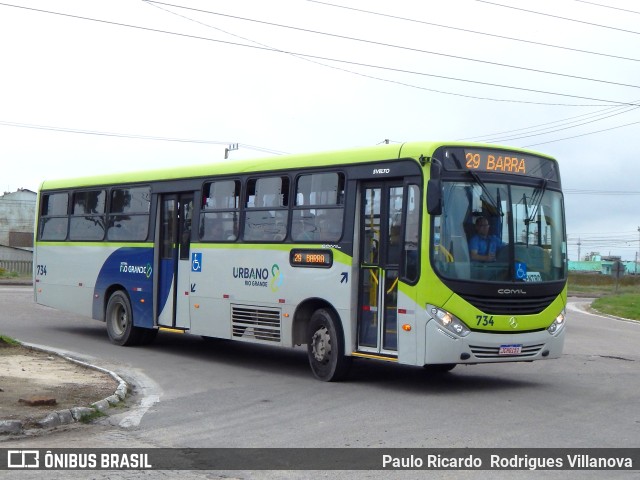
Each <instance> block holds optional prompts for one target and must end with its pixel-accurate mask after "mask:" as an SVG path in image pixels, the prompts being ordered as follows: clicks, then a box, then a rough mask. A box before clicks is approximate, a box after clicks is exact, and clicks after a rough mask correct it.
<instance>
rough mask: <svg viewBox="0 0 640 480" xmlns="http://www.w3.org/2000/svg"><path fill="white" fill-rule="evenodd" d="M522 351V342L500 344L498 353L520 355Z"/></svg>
mask: <svg viewBox="0 0 640 480" xmlns="http://www.w3.org/2000/svg"><path fill="white" fill-rule="evenodd" d="M521 352H522V344H520V345H500V350H498V355H520V353H521Z"/></svg>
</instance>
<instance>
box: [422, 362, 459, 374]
mask: <svg viewBox="0 0 640 480" xmlns="http://www.w3.org/2000/svg"><path fill="white" fill-rule="evenodd" d="M455 367H456V364H455V363H434V364H432V365H424V369H425V371H426V372H427V373H429V374H434V375H440V374H443V373H448V372H450V371H451V370H453V369H454V368H455Z"/></svg>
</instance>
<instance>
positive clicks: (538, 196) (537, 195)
mask: <svg viewBox="0 0 640 480" xmlns="http://www.w3.org/2000/svg"><path fill="white" fill-rule="evenodd" d="M546 191H547V179H546V178H543V179H542V184H541V185H540V186H539V187H536V188H535V189H534V190H533V195H531V215H529V207H528V206H527V196H526V195H525V194H523V201H524V208H525V215H527V218H526V220H525V221H524V224H525V226H526V228H527V246H529V225H530V224H532V223H536V217H537V216H538V212H539V211H540V205H541V204H542V197H544V192H546ZM538 233H539V229H538Z"/></svg>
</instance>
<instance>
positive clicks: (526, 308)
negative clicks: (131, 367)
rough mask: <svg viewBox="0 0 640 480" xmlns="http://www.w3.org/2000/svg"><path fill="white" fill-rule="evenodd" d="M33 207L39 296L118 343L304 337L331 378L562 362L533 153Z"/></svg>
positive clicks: (170, 176)
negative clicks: (100, 327)
mask: <svg viewBox="0 0 640 480" xmlns="http://www.w3.org/2000/svg"><path fill="white" fill-rule="evenodd" d="M38 198H39V199H38V215H37V232H36V242H35V252H34V289H35V292H34V295H35V300H36V302H38V303H40V304H42V305H48V306H51V307H55V308H59V309H63V310H68V311H71V312H75V313H78V314H81V315H86V316H91V317H92V318H94V319H96V320H100V321H103V322H105V323H106V330H107V332H108V335H109V338H110V339H111V341H112V342H113V343H115V344H118V345H136V344H141V343H149V342H151V341H152V340H153V339H154V338H155V336H156V333H157V332H158V330H168V331H174V332H183V333H189V334H195V335H199V336H202V337H205V338H209V337H213V338H222V339H230V340H236V341H241V342H253V343H258V344H266V345H279V346H283V347H294V346H297V345H306V347H307V352H308V358H309V363H310V365H311V370H312V372H313V374H314V375H315V376H316V377H317V378H318V379H320V380H325V381H331V380H338V379H340V378H343V377H344V375H345V374H346V373H347V371H348V367H349V365H350V363H351V360H352V359H353V357H362V358H367V359H375V360H380V361H387V362H397V363H399V364H404V365H418V366H424V367H425V368H427V369H430V370H433V371H439V372H446V371H448V370H451V369H452V368H453V367H454V366H456V365H457V364H480V363H489V362H514V361H532V360H541V359H551V358H558V357H559V356H560V355H561V353H562V349H563V343H564V334H565V329H564V315H565V305H566V297H567V290H566V280H567V258H566V257H567V255H566V232H565V222H564V207H563V196H562V191H561V185H560V175H559V171H558V164H557V162H556V161H555V160H554V159H553V158H550V157H548V156H545V155H541V154H538V153H534V152H530V151H525V150H521V149H514V148H506V147H501V146H496V145H484V144H463V143H459V142H449V143H435V142H415V143H405V144H402V145H383V146H377V147H371V148H361V149H353V150H344V151H335V152H327V153H318V154H308V155H291V156H282V157H276V158H268V159H257V160H250V161H247V160H242V161H225V162H216V163H212V164H210V165H203V166H193V167H176V168H167V169H156V170H148V171H139V172H134V173H123V174H113V175H102V176H95V177H85V178H75V179H69V180H51V181H45V182H43V183H42V186H41V188H40V191H39V197H38ZM478 235H480V237H481V238H480V239H478V237H477V236H478ZM483 241H484V243H485V245H488V246H485V247H483V246H482V243H483ZM487 248H488V249H489V250H491V251H484V252H482V251H480V250H483V249H484V250H486V249H487Z"/></svg>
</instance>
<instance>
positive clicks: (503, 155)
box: [443, 148, 558, 181]
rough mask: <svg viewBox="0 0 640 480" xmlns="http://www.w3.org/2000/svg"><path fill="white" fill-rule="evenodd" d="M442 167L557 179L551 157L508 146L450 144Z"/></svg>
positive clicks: (445, 152)
mask: <svg viewBox="0 0 640 480" xmlns="http://www.w3.org/2000/svg"><path fill="white" fill-rule="evenodd" d="M443 166H444V168H445V170H448V171H456V170H466V171H472V172H492V173H504V174H511V175H525V176H528V177H537V178H544V179H546V180H552V181H558V175H557V169H556V164H555V162H554V161H553V160H551V159H548V158H543V157H537V156H533V155H527V154H523V153H519V152H513V151H508V150H493V149H484V148H477V149H471V148H449V149H446V150H445V151H444V161H443Z"/></svg>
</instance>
